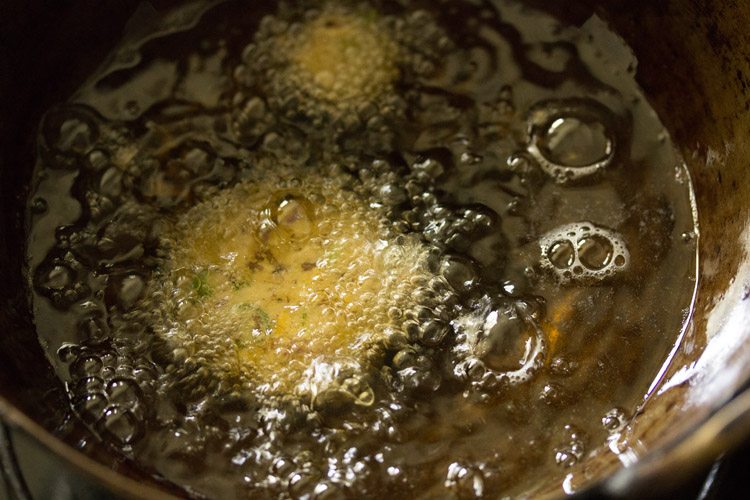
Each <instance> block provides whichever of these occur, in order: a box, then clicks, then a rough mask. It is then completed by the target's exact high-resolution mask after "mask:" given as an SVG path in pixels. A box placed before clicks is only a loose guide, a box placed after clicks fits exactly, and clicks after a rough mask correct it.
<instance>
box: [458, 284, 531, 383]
mask: <svg viewBox="0 0 750 500" xmlns="http://www.w3.org/2000/svg"><path fill="white" fill-rule="evenodd" d="M528 309H529V307H528V304H526V303H523V302H515V301H512V300H509V299H501V300H497V299H496V300H492V299H490V298H489V297H483V298H482V300H481V301H480V302H479V303H478V304H476V306H475V308H474V310H473V311H470V312H468V313H467V314H465V315H463V316H460V317H459V318H457V319H456V320H455V321H454V325H455V327H456V329H457V331H458V333H459V334H458V337H457V343H456V346H455V347H454V352H455V353H456V354H457V359H458V360H459V362H458V363H457V364H456V366H455V369H454V372H455V373H456V375H458V376H459V378H462V379H468V380H469V381H471V384H472V386H474V387H476V388H478V389H483V388H484V389H489V388H492V387H495V388H496V387H497V386H498V385H499V384H519V383H523V382H526V381H528V380H530V379H531V378H532V377H533V376H534V374H535V373H536V372H537V371H538V370H539V368H541V366H542V363H543V361H544V356H545V353H546V345H545V340H544V335H543V333H542V331H541V329H540V328H539V326H538V325H537V323H536V321H535V320H533V319H532V317H531V315H530V314H528Z"/></svg>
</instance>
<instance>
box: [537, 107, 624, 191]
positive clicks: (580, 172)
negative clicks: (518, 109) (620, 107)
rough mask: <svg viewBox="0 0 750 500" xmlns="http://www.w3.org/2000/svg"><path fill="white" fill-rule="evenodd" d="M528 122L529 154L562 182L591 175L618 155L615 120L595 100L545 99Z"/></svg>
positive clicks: (607, 165)
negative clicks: (616, 152)
mask: <svg viewBox="0 0 750 500" xmlns="http://www.w3.org/2000/svg"><path fill="white" fill-rule="evenodd" d="M528 123H529V144H528V152H529V154H530V155H531V156H532V158H534V160H535V161H536V163H537V164H538V165H539V166H540V167H541V169H542V170H543V171H544V172H545V173H546V174H547V175H549V176H550V177H552V178H553V179H554V180H555V182H557V183H559V184H568V183H571V182H576V181H579V180H583V179H586V178H590V177H592V176H594V175H596V174H598V173H600V172H601V171H603V170H604V169H605V168H607V167H609V166H610V165H611V163H612V161H613V159H614V157H615V148H616V139H615V119H614V117H613V116H612V113H611V112H610V111H609V110H608V109H607V108H606V107H604V106H603V105H601V104H598V103H597V102H595V101H592V100H583V99H571V100H562V101H543V102H540V103H539V104H537V105H535V106H534V107H533V108H532V109H531V111H530V112H529V117H528Z"/></svg>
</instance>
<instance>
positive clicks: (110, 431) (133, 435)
mask: <svg viewBox="0 0 750 500" xmlns="http://www.w3.org/2000/svg"><path fill="white" fill-rule="evenodd" d="M97 427H98V429H99V432H101V433H102V434H105V435H106V436H107V437H109V438H110V439H112V440H113V441H115V442H116V443H118V444H120V445H130V444H133V443H134V442H136V441H137V440H138V438H139V437H140V435H141V432H142V429H141V424H140V422H139V421H138V419H137V418H136V416H135V415H134V414H133V412H132V411H131V410H128V409H123V408H122V407H121V406H119V405H112V406H109V407H107V408H106V409H105V410H104V415H103V416H102V418H101V420H99V423H98V425H97Z"/></svg>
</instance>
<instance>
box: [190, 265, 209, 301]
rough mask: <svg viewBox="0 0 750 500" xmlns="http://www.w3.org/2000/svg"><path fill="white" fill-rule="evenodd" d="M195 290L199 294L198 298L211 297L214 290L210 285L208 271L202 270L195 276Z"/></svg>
mask: <svg viewBox="0 0 750 500" xmlns="http://www.w3.org/2000/svg"><path fill="white" fill-rule="evenodd" d="M192 285H193V290H195V293H196V294H197V295H198V298H200V299H204V298H206V297H210V296H211V295H212V294H213V293H214V291H213V289H212V288H211V287H210V286H209V285H208V271H201V272H200V273H198V274H196V275H195V276H194V277H193V282H192Z"/></svg>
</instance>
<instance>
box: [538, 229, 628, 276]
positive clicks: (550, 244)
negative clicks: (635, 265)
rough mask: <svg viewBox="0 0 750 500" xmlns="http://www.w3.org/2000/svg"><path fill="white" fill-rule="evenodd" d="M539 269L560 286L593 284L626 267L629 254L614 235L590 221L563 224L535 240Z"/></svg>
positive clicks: (622, 243)
mask: <svg viewBox="0 0 750 500" xmlns="http://www.w3.org/2000/svg"><path fill="white" fill-rule="evenodd" d="M539 247H540V250H541V266H542V268H543V269H545V270H547V271H549V272H551V273H552V274H554V275H555V276H556V277H557V279H558V280H559V281H560V283H562V284H567V283H571V282H582V283H597V282H600V281H602V280H604V279H606V278H608V277H611V276H614V275H615V274H617V273H620V272H622V271H624V270H625V269H627V268H628V265H629V263H630V252H628V248H627V246H626V244H625V241H624V240H623V239H622V237H621V236H619V235H618V234H617V233H615V232H614V231H612V230H610V229H606V228H603V227H600V226H597V225H595V224H592V223H591V222H576V223H573V224H566V225H564V226H561V227H559V228H557V229H555V230H554V231H550V232H549V233H547V234H545V235H544V236H543V237H542V238H541V239H540V240H539Z"/></svg>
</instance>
